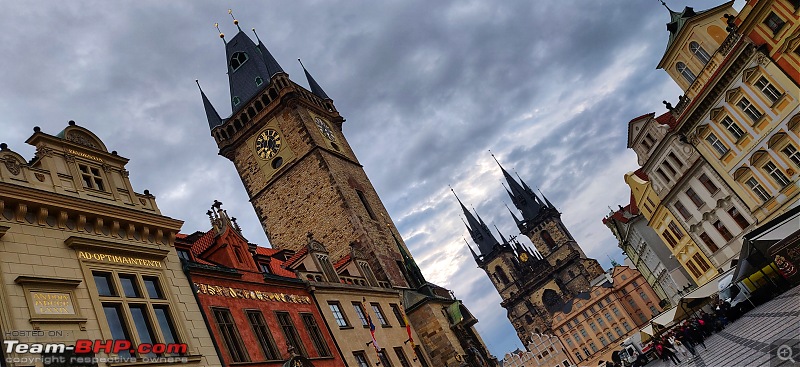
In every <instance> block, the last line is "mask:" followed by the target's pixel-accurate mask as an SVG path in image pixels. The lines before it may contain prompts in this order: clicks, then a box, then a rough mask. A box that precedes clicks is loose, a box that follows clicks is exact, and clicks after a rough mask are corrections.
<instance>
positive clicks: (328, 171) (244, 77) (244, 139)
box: [201, 22, 493, 366]
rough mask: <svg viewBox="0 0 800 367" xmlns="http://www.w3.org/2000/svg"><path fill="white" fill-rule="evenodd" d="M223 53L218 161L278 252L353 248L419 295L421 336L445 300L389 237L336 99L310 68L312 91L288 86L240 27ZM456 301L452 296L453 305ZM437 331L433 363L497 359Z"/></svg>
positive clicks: (216, 123)
mask: <svg viewBox="0 0 800 367" xmlns="http://www.w3.org/2000/svg"><path fill="white" fill-rule="evenodd" d="M235 23H236V24H237V28H238V22H235ZM225 49H226V56H227V60H228V62H227V72H228V78H229V84H230V92H231V109H232V114H231V115H230V116H229V117H228V118H225V119H223V118H221V117H220V115H219V113H217V111H216V109H215V108H214V107H213V106H212V104H211V103H210V101H209V100H208V98H206V96H205V94H203V93H202V91H201V95H202V98H203V103H204V107H205V110H206V115H207V118H208V122H209V127H210V129H211V135H212V136H213V137H214V140H215V141H216V143H217V146H218V147H219V154H220V155H222V156H224V157H226V158H228V159H229V160H231V162H233V164H234V166H235V167H236V170H237V172H238V173H239V175H240V177H241V179H242V183H243V184H244V186H245V190H246V191H247V194H248V196H249V197H250V201H251V203H252V204H253V208H254V209H255V211H256V214H257V215H258V217H259V218H260V220H261V223H262V225H263V226H264V230H265V232H266V234H267V237H268V238H269V241H270V243H271V244H272V246H273V247H274V248H278V249H287V250H293V251H296V252H298V251H300V250H301V249H302V248H303V246H304V245H305V244H306V243H307V234H308V233H309V232H310V233H312V234H313V237H314V238H315V239H316V240H317V241H319V242H321V243H324V244H325V246H327V247H326V248H327V250H328V251H329V256H330V259H341V258H343V257H345V256H346V255H347V254H348V253H349V252H350V248H351V245H352V246H355V248H356V249H357V250H358V251H360V252H361V253H363V254H364V255H365V257H366V259H367V261H368V263H369V265H370V267H371V269H373V270H374V276H375V278H376V280H377V283H378V284H379V286H382V287H388V288H395V289H400V290H403V292H404V294H409V295H413V296H414V297H411V298H417V296H419V298H421V301H419V302H416V306H417V307H415V308H412V307H410V305H409V307H408V309H409V315H408V316H409V319H410V320H411V322H412V325H414V327H415V329H416V328H420V327H426V326H429V324H428V321H429V320H426V318H425V317H416V316H415V315H416V314H423V313H427V314H431V315H439V314H441V306H442V305H441V304H440V302H442V300H441V299H440V297H438V296H437V295H435V294H433V292H432V291H431V287H430V286H429V285H428V284H424V283H421V278H420V277H416V276H413V274H412V273H413V272H414V269H413V267H410V266H409V265H410V264H411V263H413V259H411V258H410V255H408V258H406V257H405V256H404V255H403V252H404V253H406V254H408V249H407V248H406V246H405V244H404V243H403V241H402V239H401V238H397V239H393V238H392V237H393V234H392V233H393V231H394V230H395V229H394V226H393V224H392V221H391V218H390V217H389V214H388V212H387V211H386V209H385V208H384V206H383V204H382V203H381V201H380V198H379V197H378V194H377V193H376V192H375V189H374V188H373V187H372V184H371V183H370V181H369V179H368V178H367V175H366V173H365V172H364V169H363V168H362V166H361V164H360V163H359V161H358V159H357V158H356V156H355V153H354V152H353V150H352V149H351V147H350V145H349V144H348V142H347V139H346V138H345V136H344V135H343V133H342V124H343V123H344V121H345V120H344V118H343V117H342V116H341V115H340V114H339V112H338V111H337V110H336V107H335V106H334V104H333V100H332V99H331V98H329V97H328V95H327V94H326V93H325V92H324V91H323V90H322V88H321V87H320V86H319V84H318V83H317V82H316V81H315V80H314V78H312V77H311V75H310V74H309V73H308V72H307V71H306V72H305V74H306V78H307V80H308V84H309V86H310V90H308V89H306V88H303V87H302V86H300V85H298V84H297V83H295V82H293V81H292V80H291V79H289V75H288V74H287V73H286V72H284V70H283V68H282V67H281V66H280V65H279V64H278V62H277V61H276V60H275V59H274V58H273V57H272V55H271V54H270V53H269V51H268V50H267V48H266V46H265V45H264V44H263V43H262V42H261V41H260V40H259V41H258V44H256V43H254V42H253V41H252V40H251V39H250V38H249V37H248V36H247V35H246V34H245V33H243V32H242V31H241V29H239V32H238V33H237V34H236V35H235V36H234V37H233V38H232V39H230V40H229V41H226V42H225ZM395 241H397V242H395ZM398 245H399V246H398ZM399 302H400V300H399V299H398V303H399ZM457 302H458V301H457V300H455V299H452V297H449V296H448V299H447V303H448V305H450V304H454V303H457ZM432 324H433V325H435V326H434V327H433V330H430V331H429V332H426V333H420V342H421V344H422V345H423V346H424V347H425V348H426V349H427V351H428V352H429V355H430V357H431V362H432V364H433V365H436V366H457V365H460V363H462V361H469V360H487V361H488V360H490V359H491V358H490V356H489V354H488V351H487V350H486V348H485V346H484V345H483V342H482V341H481V340H480V338H479V337H477V333H476V332H475V331H474V329H473V328H472V326H471V325H470V326H464V324H462V327H460V328H451V327H450V325H449V324H448V323H444V322H434V323H432ZM467 331H468V332H467ZM491 363H493V362H491ZM478 365H480V364H478Z"/></svg>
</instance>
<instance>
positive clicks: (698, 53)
mask: <svg viewBox="0 0 800 367" xmlns="http://www.w3.org/2000/svg"><path fill="white" fill-rule="evenodd" d="M689 51H692V53H693V54H694V56H695V57H697V59H698V60H700V62H702V63H703V65H705V64H708V62H709V61H711V56H710V55H709V54H708V52H706V50H704V49H703V47H702V46H700V44H699V43H697V42H694V41H692V42H691V43H689Z"/></svg>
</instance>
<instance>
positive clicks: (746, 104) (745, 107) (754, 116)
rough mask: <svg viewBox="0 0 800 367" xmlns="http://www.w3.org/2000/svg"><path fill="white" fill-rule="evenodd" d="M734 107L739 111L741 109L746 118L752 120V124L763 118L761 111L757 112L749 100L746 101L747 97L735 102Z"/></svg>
mask: <svg viewBox="0 0 800 367" xmlns="http://www.w3.org/2000/svg"><path fill="white" fill-rule="evenodd" d="M736 107H739V109H741V110H742V112H744V114H745V115H747V117H749V118H750V119H751V120H753V122H757V121H758V120H761V117H763V116H764V114H763V113H762V112H761V111H759V110H758V109H757V108H756V107H755V106H753V104H752V103H750V100H748V99H747V97H742V99H740V100H739V102H736Z"/></svg>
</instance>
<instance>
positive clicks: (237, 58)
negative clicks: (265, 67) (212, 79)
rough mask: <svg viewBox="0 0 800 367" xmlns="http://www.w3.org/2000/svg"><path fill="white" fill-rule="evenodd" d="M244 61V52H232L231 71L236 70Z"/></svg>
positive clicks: (245, 55) (245, 56)
mask: <svg viewBox="0 0 800 367" xmlns="http://www.w3.org/2000/svg"><path fill="white" fill-rule="evenodd" d="M245 61H247V54H246V53H244V52H241V51H239V52H234V53H233V55H232V56H231V71H236V70H238V69H239V67H241V66H242V64H244V63H245Z"/></svg>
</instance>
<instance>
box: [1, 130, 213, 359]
mask: <svg viewBox="0 0 800 367" xmlns="http://www.w3.org/2000/svg"><path fill="white" fill-rule="evenodd" d="M26 142H27V143H28V144H31V145H33V146H35V147H36V154H35V156H34V157H33V159H31V160H26V159H24V158H23V157H22V156H20V155H19V154H18V153H16V152H14V151H12V150H11V149H9V148H8V146H7V145H6V144H5V143H4V144H0V161H2V162H3V164H2V165H0V339H3V340H5V341H8V340H19V342H20V343H25V342H29V343H48V342H50V343H65V344H67V345H74V344H75V342H76V340H77V339H90V340H112V339H125V340H129V341H131V342H132V343H133V344H135V345H137V344H141V343H186V344H187V347H188V348H187V352H186V353H185V354H183V355H180V356H176V357H179V358H180V359H185V360H184V361H180V360H178V361H175V362H173V363H166V362H163V363H162V362H154V363H149V364H148V366H164V365H171V364H180V365H182V366H220V361H219V359H218V357H217V354H216V350H215V349H214V345H213V342H212V340H211V337H210V336H209V333H208V330H207V329H206V324H205V323H204V321H203V317H202V314H201V313H200V310H199V308H198V306H197V302H196V301H195V298H194V295H193V293H194V292H193V291H192V287H191V286H190V284H189V282H188V281H187V280H186V277H185V276H183V274H182V270H181V262H180V260H179V259H178V256H177V254H176V252H175V250H174V249H173V247H174V244H175V237H176V234H177V233H178V231H179V230H180V228H181V225H182V222H181V221H179V220H175V219H172V218H169V217H166V216H163V215H162V214H161V212H160V210H159V209H158V206H157V205H156V200H155V197H154V196H153V195H152V194H150V193H149V192H148V191H147V190H144V193H137V192H135V191H134V190H133V187H131V182H130V179H129V174H130V173H129V172H128V170H126V169H125V165H126V164H127V163H128V159H127V158H124V157H122V156H120V155H118V154H117V152H116V151H111V152H109V150H108V149H107V148H106V146H105V144H104V143H103V142H102V141H101V140H100V139H99V138H98V137H97V136H96V135H95V134H93V133H92V132H91V131H89V130H87V129H85V128H83V127H80V126H77V125H76V124H75V123H74V122H72V121H70V124H69V126H67V127H66V128H65V129H64V130H63V131H61V132H60V133H58V134H57V135H49V134H46V133H44V132H41V131H40V130H39V128H38V127H36V128H34V134H33V135H31V137H30V138H28V140H27V141H26ZM31 330H33V331H36V332H38V333H39V334H40V335H30V334H24V332H25V331H28V332H30V331H31ZM17 331H23V335H22V336H18V335H17V334H14V333H15V332H17ZM3 351H5V345H4V348H3ZM4 354H5V353H4ZM37 357H43V355H42V354H18V353H11V354H8V355H3V360H4V361H5V358H11V362H10V363H9V364H8V366H9V367H14V366H23V365H24V366H31V365H36V366H42V365H43V364H42V361H38V362H30V363H29V362H14V359H16V358H19V359H21V358H37ZM62 357H69V356H68V355H62ZM79 357H87V356H86V355H79ZM94 357H97V358H98V362H97V363H93V362H89V363H85V364H80V365H84V366H110V365H112V364H111V363H108V362H106V361H105V360H106V359H108V358H116V357H121V358H126V359H128V358H138V359H140V360H141V358H144V357H153V355H143V354H135V353H128V352H127V351H123V352H121V353H120V354H118V355H117V354H106V353H103V352H99V353H97V354H96V355H94ZM63 365H70V366H72V365H78V364H74V363H69V362H66V363H65V364H63ZM113 365H119V363H114V364H113Z"/></svg>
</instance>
